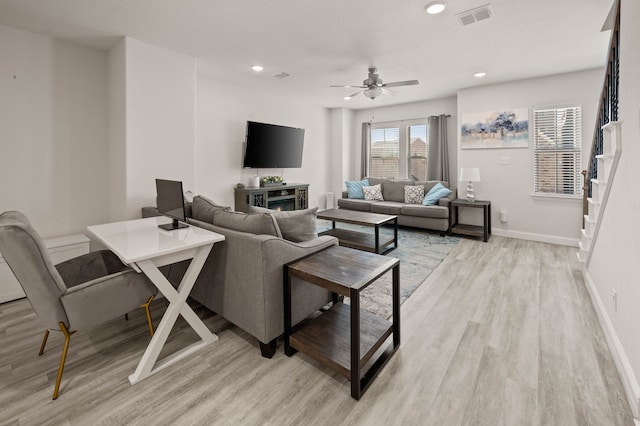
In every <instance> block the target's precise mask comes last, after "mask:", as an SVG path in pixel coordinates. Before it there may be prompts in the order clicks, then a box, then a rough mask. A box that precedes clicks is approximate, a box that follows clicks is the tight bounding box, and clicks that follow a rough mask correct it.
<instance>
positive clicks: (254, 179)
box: [249, 175, 260, 188]
mask: <svg viewBox="0 0 640 426" xmlns="http://www.w3.org/2000/svg"><path fill="white" fill-rule="evenodd" d="M249 187H250V188H259V187H260V176H258V175H255V176H251V178H249Z"/></svg>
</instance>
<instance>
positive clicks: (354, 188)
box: [344, 179, 369, 200]
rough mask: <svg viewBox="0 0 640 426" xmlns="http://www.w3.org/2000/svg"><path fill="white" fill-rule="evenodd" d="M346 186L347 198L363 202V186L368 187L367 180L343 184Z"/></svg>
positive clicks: (350, 181)
mask: <svg viewBox="0 0 640 426" xmlns="http://www.w3.org/2000/svg"><path fill="white" fill-rule="evenodd" d="M344 184H345V185H346V186H347V198H351V199H355V200H364V192H362V187H363V186H369V179H362V180H349V181H346V182H345V183H344Z"/></svg>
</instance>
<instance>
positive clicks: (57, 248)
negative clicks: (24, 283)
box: [0, 234, 89, 303]
mask: <svg viewBox="0 0 640 426" xmlns="http://www.w3.org/2000/svg"><path fill="white" fill-rule="evenodd" d="M44 245H45V246H46V247H47V250H48V251H49V255H50V256H51V261H52V262H53V263H54V264H58V263H60V262H64V261H65V260H69V259H73V258H74V257H78V256H81V255H83V254H87V253H89V238H87V237H86V236H84V235H82V234H76V235H67V236H64V237H56V238H48V239H46V240H44ZM23 297H25V294H24V291H23V290H22V287H21V286H20V283H19V282H18V280H17V279H16V277H15V276H14V275H13V272H11V269H10V268H9V265H7V263H6V262H5V260H4V259H3V258H2V255H1V254H0V303H4V302H9V301H11V300H16V299H20V298H23Z"/></svg>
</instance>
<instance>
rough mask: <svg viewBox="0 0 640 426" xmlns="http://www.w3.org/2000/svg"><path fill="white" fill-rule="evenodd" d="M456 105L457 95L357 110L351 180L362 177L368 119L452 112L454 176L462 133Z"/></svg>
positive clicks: (449, 123) (449, 126)
mask: <svg viewBox="0 0 640 426" xmlns="http://www.w3.org/2000/svg"><path fill="white" fill-rule="evenodd" d="M456 105H457V103H456V98H455V97H453V98H443V99H434V100H430V101H422V102H411V103H407V104H401V105H393V106H389V107H379V108H367V109H361V110H358V111H356V112H355V117H354V119H353V143H352V146H351V153H352V154H351V156H352V158H353V162H352V167H351V170H352V173H351V175H350V176H349V180H354V179H360V176H361V171H360V159H361V150H362V123H364V122H367V121H371V122H373V123H381V122H385V121H397V120H412V119H416V118H427V117H429V116H431V115H440V114H449V115H450V116H451V117H449V118H448V121H447V131H448V137H449V146H448V148H449V169H450V171H451V173H452V177H453V175H454V171H455V170H456V164H457V163H456V146H457V140H458V137H457V133H456V116H457V111H456ZM450 182H451V184H452V186H453V187H455V186H456V183H455V181H454V180H453V179H450ZM343 186H344V185H343Z"/></svg>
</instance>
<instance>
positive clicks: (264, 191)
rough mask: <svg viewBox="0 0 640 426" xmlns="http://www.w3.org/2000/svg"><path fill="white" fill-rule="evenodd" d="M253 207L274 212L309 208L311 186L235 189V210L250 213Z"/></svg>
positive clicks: (297, 184) (281, 185)
mask: <svg viewBox="0 0 640 426" xmlns="http://www.w3.org/2000/svg"><path fill="white" fill-rule="evenodd" d="M251 206H256V207H264V208H267V209H272V210H302V209H306V208H308V207H309V184H302V183H291V184H280V185H272V186H265V187H263V186H261V187H260V188H235V210H236V211H238V212H245V213H249V212H250V210H251Z"/></svg>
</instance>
